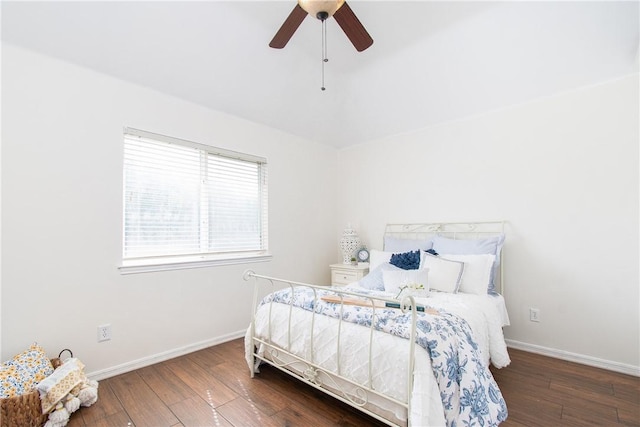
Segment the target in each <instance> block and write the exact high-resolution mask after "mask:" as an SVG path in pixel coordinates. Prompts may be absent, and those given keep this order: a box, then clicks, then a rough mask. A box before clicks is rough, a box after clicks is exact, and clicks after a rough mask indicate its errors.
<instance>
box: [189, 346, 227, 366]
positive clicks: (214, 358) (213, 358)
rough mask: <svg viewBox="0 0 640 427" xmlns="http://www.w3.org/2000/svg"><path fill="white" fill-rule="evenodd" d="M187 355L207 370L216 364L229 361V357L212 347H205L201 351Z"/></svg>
mask: <svg viewBox="0 0 640 427" xmlns="http://www.w3.org/2000/svg"><path fill="white" fill-rule="evenodd" d="M185 357H186V358H188V359H189V360H191V361H193V362H194V363H197V364H198V365H200V366H202V367H203V368H204V369H206V370H210V369H211V368H214V367H215V366H216V365H219V364H221V363H224V362H226V361H227V359H225V358H224V357H223V356H222V355H220V354H218V353H217V352H216V351H214V350H213V349H212V348H205V349H202V350H199V351H195V352H193V353H190V354H187V355H186V356H185Z"/></svg>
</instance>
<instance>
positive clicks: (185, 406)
mask: <svg viewBox="0 0 640 427" xmlns="http://www.w3.org/2000/svg"><path fill="white" fill-rule="evenodd" d="M169 408H170V409H171V411H173V413H174V414H175V415H176V416H177V417H178V419H179V420H180V421H181V423H182V425H183V426H185V427H190V426H194V427H200V426H216V427H233V424H231V423H230V422H228V421H227V420H226V419H225V418H224V417H223V416H222V415H220V413H219V412H218V410H217V409H215V408H213V407H212V406H210V405H209V404H207V402H205V401H204V400H202V399H201V398H200V397H198V396H193V397H191V398H189V399H185V400H183V401H181V402H177V403H174V404H173V405H171V406H169Z"/></svg>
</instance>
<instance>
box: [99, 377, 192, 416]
mask: <svg viewBox="0 0 640 427" xmlns="http://www.w3.org/2000/svg"><path fill="white" fill-rule="evenodd" d="M109 385H110V386H111V389H112V390H113V392H114V394H115V395H116V396H118V400H120V402H121V403H122V406H123V407H124V409H125V411H126V412H127V414H128V415H129V416H130V417H131V419H133V422H134V423H135V424H136V426H137V427H143V426H150V427H155V426H166V425H172V424H175V423H176V422H178V421H179V420H178V419H177V418H176V417H175V415H173V413H172V412H171V411H170V410H169V408H168V407H167V406H166V405H165V404H164V402H162V400H161V399H160V398H159V397H158V395H157V394H155V393H154V392H153V390H151V388H149V386H148V385H147V383H145V382H144V380H143V379H142V378H141V377H140V375H139V374H138V373H137V372H135V371H134V372H130V373H127V374H123V375H119V376H117V377H114V378H113V379H112V381H111V382H110V384H109Z"/></svg>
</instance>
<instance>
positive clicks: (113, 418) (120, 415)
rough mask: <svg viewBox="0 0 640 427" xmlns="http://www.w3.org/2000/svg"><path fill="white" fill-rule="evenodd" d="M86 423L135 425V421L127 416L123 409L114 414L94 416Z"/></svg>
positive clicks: (95, 426) (101, 426) (100, 426)
mask: <svg viewBox="0 0 640 427" xmlns="http://www.w3.org/2000/svg"><path fill="white" fill-rule="evenodd" d="M86 425H87V426H91V427H113V426H123V427H125V426H126V427H135V423H134V422H133V421H132V420H131V418H129V415H127V413H126V412H125V411H120V412H116V413H115V414H110V415H107V416H105V417H104V418H95V419H93V420H92V421H91V423H87V424H86Z"/></svg>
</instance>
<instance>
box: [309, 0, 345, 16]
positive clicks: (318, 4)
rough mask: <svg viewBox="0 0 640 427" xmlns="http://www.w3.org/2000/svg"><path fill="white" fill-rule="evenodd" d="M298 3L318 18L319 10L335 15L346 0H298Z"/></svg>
mask: <svg viewBox="0 0 640 427" xmlns="http://www.w3.org/2000/svg"><path fill="white" fill-rule="evenodd" d="M298 4H299V5H300V7H301V8H303V9H304V11H305V12H307V13H308V14H309V15H311V16H313V17H314V18H317V17H318V13H319V12H327V13H328V14H329V16H333V14H334V13H336V10H338V9H340V6H342V5H343V4H344V0H298Z"/></svg>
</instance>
